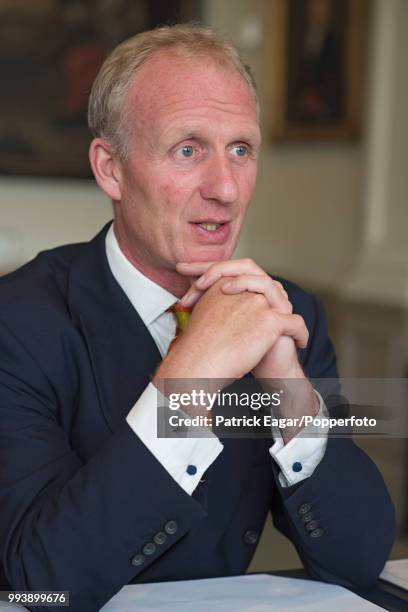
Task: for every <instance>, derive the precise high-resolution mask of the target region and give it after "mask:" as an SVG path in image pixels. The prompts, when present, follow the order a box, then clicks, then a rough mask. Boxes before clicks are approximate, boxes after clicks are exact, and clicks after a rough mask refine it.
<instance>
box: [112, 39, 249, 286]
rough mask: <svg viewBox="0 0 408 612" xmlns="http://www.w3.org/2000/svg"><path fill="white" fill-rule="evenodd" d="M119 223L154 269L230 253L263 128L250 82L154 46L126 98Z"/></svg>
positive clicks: (129, 248) (144, 266)
mask: <svg viewBox="0 0 408 612" xmlns="http://www.w3.org/2000/svg"><path fill="white" fill-rule="evenodd" d="M126 107H127V112H128V113H129V115H128V116H129V124H130V134H131V136H130V138H129V155H128V157H127V159H126V161H124V162H121V164H120V192H121V199H120V202H118V203H116V204H115V227H116V230H117V233H118V235H119V237H120V242H121V245H122V246H124V247H125V252H126V254H127V255H128V257H130V258H131V260H132V261H133V262H134V263H135V264H136V265H137V266H138V267H139V268H140V269H141V270H142V271H143V272H144V273H145V274H147V275H149V276H150V277H151V278H157V275H158V274H160V271H163V270H174V269H175V265H176V263H178V262H197V261H218V260H225V259H229V258H230V257H231V255H232V253H233V251H234V248H235V246H236V243H237V240H238V236H239V233H240V229H241V226H242V222H243V219H244V215H245V212H246V209H247V207H248V204H249V202H250V199H251V196H252V193H253V190H254V186H255V179H256V170H257V155H258V151H259V146H260V131H259V126H258V120H257V113H256V103H255V99H254V97H253V94H252V93H251V91H250V90H249V88H248V85H247V83H246V82H245V80H244V79H243V77H241V76H240V75H239V73H236V72H234V71H232V70H231V69H228V68H223V67H217V66H215V65H214V64H213V62H212V61H211V60H208V61H206V62H204V61H202V60H201V61H194V60H187V59H185V58H181V57H180V56H178V55H176V54H175V53H174V52H172V51H166V52H158V53H156V54H155V55H154V56H153V57H152V58H150V60H149V61H148V62H147V63H146V64H145V65H144V66H143V67H142V68H141V69H140V71H139V72H138V73H137V75H136V77H135V80H134V83H133V85H132V86H131V89H130V91H129V94H128V97H127V100H126Z"/></svg>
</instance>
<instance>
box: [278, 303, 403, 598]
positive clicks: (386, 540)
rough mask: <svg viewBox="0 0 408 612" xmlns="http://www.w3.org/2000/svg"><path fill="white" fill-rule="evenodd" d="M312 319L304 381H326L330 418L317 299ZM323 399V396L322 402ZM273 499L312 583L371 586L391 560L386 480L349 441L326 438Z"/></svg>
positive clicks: (332, 373) (330, 354) (330, 369)
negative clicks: (307, 467) (313, 460)
mask: <svg viewBox="0 0 408 612" xmlns="http://www.w3.org/2000/svg"><path fill="white" fill-rule="evenodd" d="M312 299H313V300H314V303H313V309H314V316H313V317H311V318H310V321H309V322H308V324H309V330H310V337H311V341H310V343H309V347H308V350H307V352H305V354H304V355H303V364H302V365H303V368H304V370H305V372H306V374H307V375H308V376H309V377H310V378H315V379H318V378H330V379H332V380H331V381H330V383H329V384H328V385H327V388H328V389H331V390H332V394H331V396H330V397H328V398H327V400H326V401H327V405H328V409H329V412H330V414H333V415H334V414H338V413H339V409H340V410H341V406H340V403H341V402H339V401H333V398H335V397H336V396H335V394H336V393H337V392H338V390H339V388H338V384H337V383H336V379H335V377H336V376H337V370H336V359H335V354H334V351H333V347H332V344H331V342H330V340H329V339H328V336H327V331H326V322H325V316H324V312H323V308H322V306H321V305H320V303H319V302H318V301H317V300H316V299H315V298H312ZM325 399H326V398H325ZM272 463H273V465H272V468H273V471H274V475H275V482H276V489H275V492H274V497H273V501H272V516H273V521H274V524H275V526H276V527H277V528H278V529H279V530H280V531H281V532H282V533H284V535H286V536H287V537H288V538H289V539H290V540H291V541H292V542H293V543H294V545H295V547H296V549H297V551H298V554H299V556H300V558H301V560H302V562H303V564H304V566H305V568H306V569H307V571H308V572H309V574H310V575H311V576H312V577H313V578H316V579H318V580H323V581H327V582H333V583H336V584H340V585H344V586H346V587H357V588H364V587H367V586H370V585H372V583H373V582H375V580H376V579H377V577H378V575H379V573H380V572H381V570H382V569H383V567H384V564H385V562H386V560H387V558H388V556H389V553H390V550H391V547H392V544H393V541H394V537H395V514H394V508H393V504H392V502H391V499H390V497H389V494H388V492H387V489H386V487H385V484H384V481H383V479H382V477H381V475H380V473H379V471H378V469H377V467H376V466H375V464H374V463H373V462H372V461H371V459H370V458H369V457H368V456H367V455H366V454H365V453H364V452H363V451H362V450H361V449H360V448H359V447H358V446H356V444H355V443H354V442H353V440H352V439H351V437H346V438H340V437H336V436H335V435H333V433H331V434H329V437H328V441H327V447H326V451H325V455H324V457H323V459H322V461H321V462H320V464H319V465H318V466H317V468H316V469H315V471H314V472H313V474H312V476H310V477H309V478H307V479H306V480H304V481H302V482H301V483H299V484H297V485H295V486H293V487H288V488H283V487H281V486H280V484H279V479H278V477H277V475H278V473H279V468H278V466H277V465H276V464H275V463H274V462H272Z"/></svg>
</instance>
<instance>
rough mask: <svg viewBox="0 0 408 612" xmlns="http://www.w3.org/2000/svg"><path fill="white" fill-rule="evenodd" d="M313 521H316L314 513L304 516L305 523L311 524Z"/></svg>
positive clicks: (307, 513)
mask: <svg viewBox="0 0 408 612" xmlns="http://www.w3.org/2000/svg"><path fill="white" fill-rule="evenodd" d="M312 519H314V514H313V512H306V514H304V515H303V516H302V521H303V522H304V523H309V521H311V520H312Z"/></svg>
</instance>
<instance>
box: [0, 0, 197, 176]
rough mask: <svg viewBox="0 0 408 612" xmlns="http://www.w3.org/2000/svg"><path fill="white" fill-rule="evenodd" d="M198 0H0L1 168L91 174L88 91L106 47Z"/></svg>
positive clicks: (169, 19) (191, 10) (192, 11)
mask: <svg viewBox="0 0 408 612" xmlns="http://www.w3.org/2000/svg"><path fill="white" fill-rule="evenodd" d="M199 4H200V3H199V2H194V1H186V0H184V1H183V0H168V1H163V0H162V1H158V0H155V1H154V2H151V1H149V0H0V79H1V87H0V109H1V114H0V172H2V173H3V174H30V175H44V176H73V177H88V176H90V168H89V163H88V156H87V152H88V144H89V142H90V134H89V131H88V129H87V127H86V111H87V101H88V95H89V92H90V89H91V86H92V82H93V80H94V78H95V76H96V74H97V72H98V70H99V67H100V66H101V64H102V62H103V60H104V58H105V57H106V55H107V54H108V53H109V51H110V50H111V49H112V48H113V47H115V46H116V45H117V44H118V43H120V42H121V41H122V40H124V39H125V38H128V37H129V36H132V35H134V34H136V33H138V32H141V31H143V30H146V29H150V28H152V27H154V26H155V25H158V24H165V23H176V22H179V21H190V20H191V19H195V20H197V19H199Z"/></svg>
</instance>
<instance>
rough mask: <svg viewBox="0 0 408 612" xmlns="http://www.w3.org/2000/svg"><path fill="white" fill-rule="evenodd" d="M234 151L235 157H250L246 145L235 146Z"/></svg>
mask: <svg viewBox="0 0 408 612" xmlns="http://www.w3.org/2000/svg"><path fill="white" fill-rule="evenodd" d="M232 151H234V152H235V155H237V156H238V157H245V155H248V147H247V146H246V145H235V146H234V147H232Z"/></svg>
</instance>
